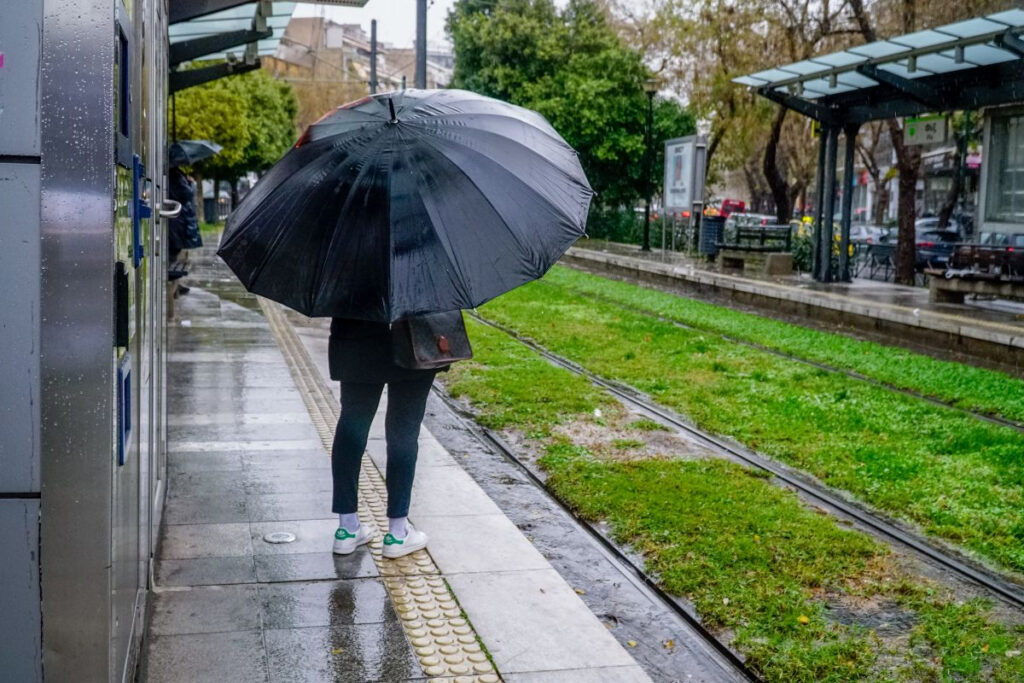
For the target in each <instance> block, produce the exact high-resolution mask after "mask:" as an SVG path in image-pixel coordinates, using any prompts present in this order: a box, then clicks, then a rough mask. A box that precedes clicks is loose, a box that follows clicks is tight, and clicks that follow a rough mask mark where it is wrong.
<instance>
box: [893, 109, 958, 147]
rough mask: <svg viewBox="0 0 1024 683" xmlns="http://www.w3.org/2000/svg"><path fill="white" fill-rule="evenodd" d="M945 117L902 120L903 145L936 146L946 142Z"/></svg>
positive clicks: (933, 116)
mask: <svg viewBox="0 0 1024 683" xmlns="http://www.w3.org/2000/svg"><path fill="white" fill-rule="evenodd" d="M947 128H948V126H947V125H946V117H945V116H942V115H941V114H935V115H932V116H919V117H917V118H906V119H904V120H903V144H904V145H938V144H942V143H943V142H945V141H946V136H947Z"/></svg>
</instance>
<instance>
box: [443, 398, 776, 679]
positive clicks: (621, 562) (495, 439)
mask: <svg viewBox="0 0 1024 683" xmlns="http://www.w3.org/2000/svg"><path fill="white" fill-rule="evenodd" d="M432 389H433V391H434V394H435V395H436V396H437V397H438V398H439V399H440V400H441V401H442V402H443V403H444V404H445V405H446V406H447V407H448V408H449V410H451V411H452V413H453V414H454V415H455V417H456V418H458V419H459V420H461V421H462V422H463V427H464V429H465V430H466V431H467V432H469V433H470V434H472V435H473V436H474V437H475V438H476V439H477V440H478V441H480V442H481V443H482V444H484V445H485V446H487V447H489V448H491V449H493V450H495V451H497V452H498V453H499V454H500V455H501V456H502V457H503V458H504V459H505V460H506V461H508V462H509V463H511V464H512V465H513V466H514V467H515V468H516V469H518V470H519V471H521V472H522V473H523V474H524V475H525V476H526V477H527V479H528V480H529V481H530V482H531V483H532V484H533V485H534V486H536V487H537V488H538V489H540V490H541V491H543V492H544V494H545V495H546V496H547V497H548V498H549V499H550V500H551V501H553V502H554V503H555V505H557V506H558V507H559V508H560V509H562V510H563V511H565V512H566V513H567V514H568V515H569V516H571V517H572V518H573V520H574V521H575V522H576V524H577V525H579V526H580V527H581V528H582V529H584V530H585V531H586V532H587V534H588V535H589V536H590V537H591V538H592V539H594V540H595V541H596V542H597V544H598V546H599V547H600V549H601V551H602V552H603V553H604V555H605V556H606V557H607V558H608V559H609V560H610V561H611V562H612V564H613V565H616V566H617V567H618V569H619V571H620V572H621V573H622V575H623V576H624V577H625V578H626V579H627V580H629V581H630V582H632V583H633V584H634V585H636V586H637V587H638V588H639V589H640V590H641V591H644V592H646V593H649V594H650V595H651V596H652V598H653V599H655V600H657V602H659V603H660V604H662V605H663V606H664V607H665V608H667V609H668V610H669V611H670V612H672V613H674V614H675V615H676V616H678V617H679V618H680V619H682V620H683V621H684V622H685V623H686V625H687V626H689V627H690V628H691V629H692V630H693V631H694V633H695V635H696V636H697V637H699V638H700V639H701V640H703V641H704V642H705V643H707V644H708V645H710V646H711V648H712V649H713V650H714V651H715V652H716V653H717V654H718V655H719V656H721V657H722V658H723V659H724V660H725V661H726V662H727V663H728V665H729V666H731V667H733V668H734V669H735V670H736V673H737V674H739V675H740V676H742V677H744V678H745V679H746V680H749V681H755V682H758V683H760V682H762V681H764V680H765V679H764V678H763V677H762V676H761V675H760V674H759V673H758V672H757V671H755V670H754V669H752V668H750V667H749V666H747V664H746V662H745V661H744V659H743V657H742V656H740V655H739V654H738V653H737V652H735V651H734V650H733V649H732V648H730V647H729V646H728V645H726V644H725V643H724V642H722V641H721V640H719V639H718V638H717V637H715V635H714V634H713V633H712V632H711V631H710V630H708V628H707V627H706V626H704V624H703V623H702V622H701V620H700V619H699V618H698V617H697V616H696V615H695V614H694V613H693V612H692V611H690V610H688V609H687V608H686V606H685V605H683V604H681V603H680V602H679V600H678V599H676V598H675V597H673V596H672V595H670V594H669V593H667V592H666V591H665V590H664V589H663V588H661V586H659V585H658V582H657V581H655V580H654V579H653V578H651V577H650V576H649V575H648V574H647V573H646V572H645V571H644V570H643V567H640V566H638V565H637V564H636V562H634V561H633V559H632V558H630V557H629V555H627V554H626V553H625V552H623V551H622V549H621V548H619V546H618V545H617V544H616V543H615V542H614V541H612V540H611V539H610V538H608V536H607V535H606V534H605V533H603V532H602V531H601V530H600V529H598V528H597V527H596V526H595V525H594V524H592V523H591V522H589V521H588V520H586V519H584V518H583V517H581V516H580V515H579V514H578V513H577V512H576V510H574V509H573V508H572V507H571V506H569V505H567V504H566V503H565V502H564V501H563V500H562V499H561V498H559V497H558V496H557V495H555V493H554V492H553V491H551V489H550V488H549V487H548V485H547V482H545V481H544V479H543V478H541V477H540V476H539V475H538V474H537V472H536V471H535V470H534V469H533V468H532V467H530V466H529V465H528V464H526V463H525V462H523V460H522V459H521V458H519V456H518V455H516V452H515V450H513V449H512V447H511V446H509V445H508V444H507V443H506V442H505V440H504V439H502V438H501V436H500V435H499V434H498V433H497V432H495V431H494V430H493V429H489V428H487V427H483V426H480V425H479V424H478V423H477V421H476V419H475V416H474V415H473V414H472V413H468V412H467V411H466V409H465V408H464V407H463V406H461V405H459V404H458V403H457V402H456V401H455V400H454V399H452V397H451V396H449V395H448V394H447V393H446V392H445V391H444V390H443V389H440V388H439V387H438V386H437V385H436V384H435V385H434V386H433V387H432Z"/></svg>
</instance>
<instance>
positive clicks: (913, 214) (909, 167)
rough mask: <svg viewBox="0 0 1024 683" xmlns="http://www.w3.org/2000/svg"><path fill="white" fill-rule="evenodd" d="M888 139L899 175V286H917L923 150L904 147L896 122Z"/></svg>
mask: <svg viewBox="0 0 1024 683" xmlns="http://www.w3.org/2000/svg"><path fill="white" fill-rule="evenodd" d="M888 124H889V136H890V137H891V138H892V146H893V148H895V150H896V170H897V171H899V174H900V179H899V189H900V196H899V205H898V207H897V220H898V224H899V240H898V241H897V243H896V282H899V283H902V284H906V285H912V284H914V252H915V249H916V244H917V240H916V235H915V234H914V221H915V219H916V218H917V205H916V199H917V198H916V194H917V176H918V174H919V172H920V170H921V148H920V147H918V146H916V145H914V146H909V147H908V146H906V145H904V144H903V129H902V128H901V127H900V125H899V123H898V122H897V121H896V119H889V120H888Z"/></svg>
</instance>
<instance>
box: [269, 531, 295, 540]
mask: <svg viewBox="0 0 1024 683" xmlns="http://www.w3.org/2000/svg"><path fill="white" fill-rule="evenodd" d="M263 540H264V541H266V542H267V543H291V542H292V541H294V540H295V534H290V533H288V532H287V531H275V532H273V533H269V534H267V535H266V536H264V537H263Z"/></svg>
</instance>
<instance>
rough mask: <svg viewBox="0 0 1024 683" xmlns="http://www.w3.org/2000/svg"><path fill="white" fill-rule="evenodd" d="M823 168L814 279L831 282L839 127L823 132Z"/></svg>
mask: <svg viewBox="0 0 1024 683" xmlns="http://www.w3.org/2000/svg"><path fill="white" fill-rule="evenodd" d="M822 137H823V141H824V154H823V155H819V156H820V157H824V159H823V160H824V162H825V163H824V168H819V171H818V177H819V178H821V180H822V182H821V185H819V189H818V203H819V206H820V208H819V220H818V221H817V222H816V224H815V233H816V234H817V244H816V247H817V248H816V253H815V264H814V279H816V280H818V281H819V282H831V281H832V277H833V273H832V216H833V215H835V208H836V156H837V154H836V153H837V151H838V147H839V127H838V126H835V125H832V124H828V125H827V126H826V127H825V129H824V131H823V136H822Z"/></svg>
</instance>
